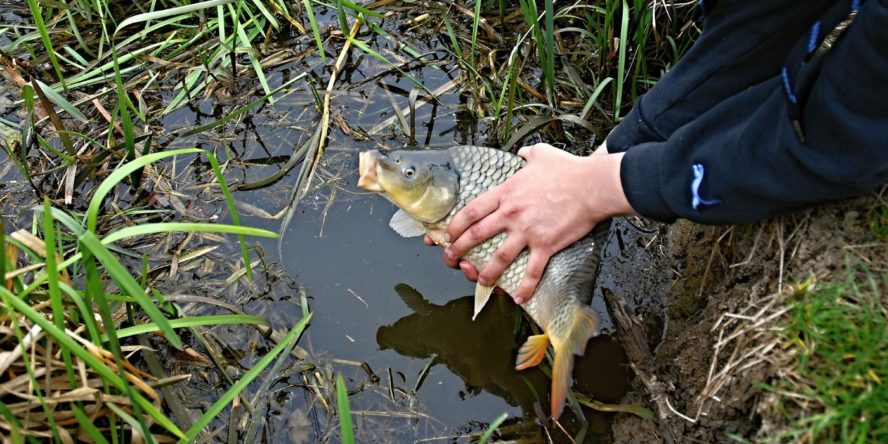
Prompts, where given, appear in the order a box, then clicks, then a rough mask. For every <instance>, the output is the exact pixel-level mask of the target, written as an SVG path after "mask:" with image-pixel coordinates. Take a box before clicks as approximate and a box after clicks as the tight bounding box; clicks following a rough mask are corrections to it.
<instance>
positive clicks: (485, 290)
mask: <svg viewBox="0 0 888 444" xmlns="http://www.w3.org/2000/svg"><path fill="white" fill-rule="evenodd" d="M490 293H493V287H488V286H486V285H481V284H478V285H476V286H475V313H474V314H473V315H472V320H473V321H474V320H475V318H477V317H478V313H481V309H483V308H484V306H485V305H487V301H488V300H489V299H490Z"/></svg>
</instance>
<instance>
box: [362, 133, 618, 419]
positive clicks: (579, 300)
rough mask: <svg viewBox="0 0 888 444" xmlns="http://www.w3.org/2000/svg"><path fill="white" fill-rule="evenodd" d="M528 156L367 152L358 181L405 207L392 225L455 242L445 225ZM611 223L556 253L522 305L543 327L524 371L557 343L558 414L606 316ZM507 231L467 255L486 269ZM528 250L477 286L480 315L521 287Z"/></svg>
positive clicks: (521, 356)
mask: <svg viewBox="0 0 888 444" xmlns="http://www.w3.org/2000/svg"><path fill="white" fill-rule="evenodd" d="M524 164H525V161H524V159H523V158H521V157H519V156H516V155H514V154H511V153H508V152H505V151H502V150H498V149H493V148H486V147H480V146H468V145H463V146H455V147H452V148H449V149H443V150H424V151H419V150H399V151H391V152H389V153H387V154H383V153H381V152H379V151H376V150H371V151H364V152H362V153H361V154H360V157H359V167H358V169H359V173H360V178H359V180H358V187H360V188H362V189H365V190H367V191H372V192H376V193H380V194H382V195H383V196H384V197H386V198H387V199H388V200H389V201H391V202H392V203H394V204H395V205H396V206H397V207H399V208H400V209H399V210H398V212H397V213H395V215H394V216H393V217H392V219H391V222H390V225H391V227H392V228H393V229H394V230H395V231H396V232H397V233H398V234H400V235H402V236H405V237H413V236H421V235H423V234H427V235H428V236H429V237H430V238H431V239H432V240H433V241H434V242H435V243H436V244H437V245H441V246H445V247H446V246H447V244H446V242H445V241H444V230H445V229H446V227H447V224H448V223H449V222H450V220H451V219H452V218H453V216H454V215H455V214H456V213H457V212H458V211H459V210H460V209H461V208H463V207H464V206H465V205H466V204H467V203H468V202H470V201H471V200H472V199H474V198H475V197H477V196H478V195H480V194H481V193H483V192H484V191H486V190H488V189H490V188H493V187H495V186H497V185H499V184H500V183H502V182H504V181H505V180H506V179H507V178H509V177H510V176H512V175H513V174H515V173H516V172H517V171H518V170H519V169H520V168H521V167H523V166H524ZM599 227H604V228H605V230H602V229H601V228H599V229H597V230H593V232H592V233H590V234H587V235H586V236H585V237H583V238H581V239H580V240H578V241H576V242H575V243H573V244H571V245H569V246H568V247H566V248H565V249H563V250H561V251H559V252H558V253H556V254H555V255H553V256H552V257H551V258H550V259H549V262H548V264H547V265H546V268H545V271H544V272H543V276H542V278H541V280H540V282H539V284H538V286H537V289H536V291H535V292H534V294H533V296H532V297H530V298H528V299H527V300H526V301H525V302H524V303H523V304H521V308H523V309H524V311H526V312H527V314H528V315H529V316H530V318H531V319H533V321H534V322H535V323H536V324H537V325H539V326H540V328H541V329H542V330H543V333H542V334H539V335H533V336H530V337H529V338H528V339H527V341H526V342H525V343H524V344H523V345H522V346H521V347H520V349H519V351H518V356H517V359H516V363H515V369H516V370H523V369H526V368H529V367H533V366H535V365H537V364H539V363H540V362H541V361H542V360H543V358H544V357H545V355H546V350H547V349H548V347H549V345H550V344H551V345H552V349H553V351H554V353H553V356H554V363H553V366H552V389H551V410H550V412H551V415H552V417H553V418H554V419H557V418H558V417H559V416H560V414H561V411H562V408H563V407H564V401H565V398H566V396H567V389H568V387H569V386H570V384H571V378H572V375H571V372H572V369H573V361H574V355H580V356H582V355H583V352H584V351H585V349H586V343H587V342H588V340H589V339H590V338H592V337H594V336H596V335H597V334H598V326H599V318H598V314H597V312H596V311H595V310H594V309H593V308H592V307H591V306H590V305H589V303H590V300H591V298H592V291H591V290H592V283H593V281H594V280H595V276H596V274H597V272H598V265H599V262H600V260H599V252H598V250H599V248H598V244H599V240H600V239H601V238H602V234H604V233H606V228H607V227H606V224H599ZM505 238H506V233H500V234H498V235H496V236H494V237H493V238H490V239H488V240H487V241H485V242H483V243H481V244H479V245H477V246H475V247H474V248H472V249H471V250H470V251H469V252H468V253H467V254H466V256H465V257H464V258H463V259H466V260H469V261H470V262H472V263H473V264H474V265H475V266H476V267H477V268H478V269H481V268H483V267H484V266H485V265H486V264H487V263H488V262H489V261H490V259H491V258H492V257H493V254H494V252H495V251H496V249H497V248H498V247H499V246H500V245H501V244H502V243H503V241H504V240H505ZM527 260H528V250H526V249H525V250H524V251H523V252H521V254H520V255H519V256H518V257H517V258H516V259H515V261H514V262H513V263H512V264H511V265H510V266H509V267H508V268H507V269H506V271H505V272H504V273H503V275H502V276H501V277H500V278H499V280H498V281H497V282H496V283H495V285H494V286H483V285H480V284H478V285H477V286H476V288H475V298H474V314H473V319H474V317H476V316H477V315H478V313H479V312H480V311H481V310H482V309H483V308H484V305H485V304H486V303H487V301H488V299H489V298H490V294H491V293H492V291H493V288H494V287H495V286H498V287H500V288H502V289H503V290H505V291H506V292H507V293H511V292H513V291H515V290H516V289H517V288H518V285H519V284H520V282H521V279H522V278H523V276H524V272H525V269H526V267H527Z"/></svg>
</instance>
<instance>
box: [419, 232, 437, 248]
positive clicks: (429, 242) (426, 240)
mask: <svg viewBox="0 0 888 444" xmlns="http://www.w3.org/2000/svg"><path fill="white" fill-rule="evenodd" d="M422 242H423V243H424V244H426V245H428V246H430V247H431V246H433V245H435V241H433V240H432V238H430V237H429V235H428V234H426V235H425V237H423V238H422Z"/></svg>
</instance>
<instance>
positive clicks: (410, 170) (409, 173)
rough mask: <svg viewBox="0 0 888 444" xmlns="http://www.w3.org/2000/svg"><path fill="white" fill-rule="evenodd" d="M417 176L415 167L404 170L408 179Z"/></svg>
mask: <svg viewBox="0 0 888 444" xmlns="http://www.w3.org/2000/svg"><path fill="white" fill-rule="evenodd" d="M414 174H416V170H415V169H414V168H413V167H407V168H404V175H405V176H407V177H413V175H414Z"/></svg>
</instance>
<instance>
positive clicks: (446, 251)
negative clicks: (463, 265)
mask: <svg viewBox="0 0 888 444" xmlns="http://www.w3.org/2000/svg"><path fill="white" fill-rule="evenodd" d="M444 256H447V259H453V252H452V251H450V249H449V248H447V249H445V250H444Z"/></svg>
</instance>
